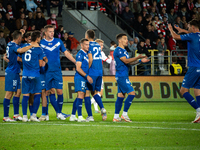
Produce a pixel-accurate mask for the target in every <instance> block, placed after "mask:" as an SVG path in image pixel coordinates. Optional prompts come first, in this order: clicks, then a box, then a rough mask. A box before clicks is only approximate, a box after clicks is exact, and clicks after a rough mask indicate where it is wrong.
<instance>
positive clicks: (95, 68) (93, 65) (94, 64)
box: [85, 30, 107, 120]
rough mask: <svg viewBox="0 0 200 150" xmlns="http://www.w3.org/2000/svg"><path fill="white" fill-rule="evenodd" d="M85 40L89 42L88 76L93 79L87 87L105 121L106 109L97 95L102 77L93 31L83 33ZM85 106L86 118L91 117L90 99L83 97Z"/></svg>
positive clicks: (100, 59)
mask: <svg viewBox="0 0 200 150" xmlns="http://www.w3.org/2000/svg"><path fill="white" fill-rule="evenodd" d="M85 38H86V39H88V40H89V42H90V47H89V51H88V58H89V67H90V69H89V76H90V77H92V79H93V83H92V84H90V83H87V87H88V89H89V90H90V91H93V92H94V96H93V97H94V99H95V101H96V102H97V104H98V105H99V107H100V109H101V114H102V120H106V119H107V115H106V109H105V108H104V106H103V103H102V100H101V95H100V94H99V92H100V91H101V83H102V76H103V67H102V57H101V47H100V45H99V44H98V43H97V42H95V41H94V38H95V33H94V31H93V30H87V31H86V33H85ZM85 106H86V110H87V113H88V116H92V110H91V101H90V97H85ZM92 118H93V117H92Z"/></svg>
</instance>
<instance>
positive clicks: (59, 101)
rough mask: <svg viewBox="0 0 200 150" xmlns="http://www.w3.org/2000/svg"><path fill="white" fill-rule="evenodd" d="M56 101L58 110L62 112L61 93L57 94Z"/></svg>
mask: <svg viewBox="0 0 200 150" xmlns="http://www.w3.org/2000/svg"><path fill="white" fill-rule="evenodd" d="M57 103H58V108H59V111H60V112H62V106H63V94H62V95H58V100H57Z"/></svg>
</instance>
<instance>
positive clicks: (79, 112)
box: [76, 98, 83, 116]
mask: <svg viewBox="0 0 200 150" xmlns="http://www.w3.org/2000/svg"><path fill="white" fill-rule="evenodd" d="M76 99H77V102H76V108H77V111H78V116H82V103H83V99H81V98H76Z"/></svg>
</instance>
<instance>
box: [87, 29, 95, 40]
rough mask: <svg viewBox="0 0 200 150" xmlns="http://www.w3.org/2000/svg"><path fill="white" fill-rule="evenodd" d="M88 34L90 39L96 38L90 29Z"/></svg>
mask: <svg viewBox="0 0 200 150" xmlns="http://www.w3.org/2000/svg"><path fill="white" fill-rule="evenodd" d="M86 34H87V35H88V38H89V39H94V37H95V32H94V31H93V30H90V29H89V30H87V31H86Z"/></svg>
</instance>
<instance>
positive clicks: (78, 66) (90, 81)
mask: <svg viewBox="0 0 200 150" xmlns="http://www.w3.org/2000/svg"><path fill="white" fill-rule="evenodd" d="M81 65H82V62H80V61H78V62H76V71H77V72H78V73H79V74H80V75H82V76H83V77H86V78H87V80H88V82H89V83H90V84H92V83H93V80H92V78H91V77H90V76H89V75H87V74H86V73H85V72H84V71H83V69H81Z"/></svg>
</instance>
